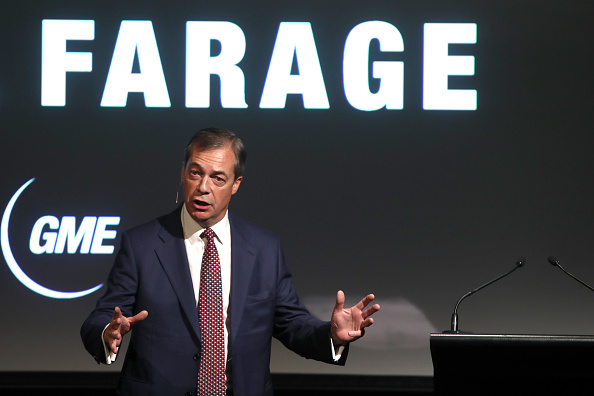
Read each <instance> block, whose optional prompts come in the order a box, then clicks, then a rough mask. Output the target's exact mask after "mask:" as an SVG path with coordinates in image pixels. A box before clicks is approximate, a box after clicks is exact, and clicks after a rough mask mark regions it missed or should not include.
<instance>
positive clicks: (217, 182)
mask: <svg viewBox="0 0 594 396" xmlns="http://www.w3.org/2000/svg"><path fill="white" fill-rule="evenodd" d="M212 181H213V182H214V184H215V185H216V186H219V187H222V186H224V185H225V182H226V180H225V179H223V178H222V177H221V176H214V177H213V178H212Z"/></svg>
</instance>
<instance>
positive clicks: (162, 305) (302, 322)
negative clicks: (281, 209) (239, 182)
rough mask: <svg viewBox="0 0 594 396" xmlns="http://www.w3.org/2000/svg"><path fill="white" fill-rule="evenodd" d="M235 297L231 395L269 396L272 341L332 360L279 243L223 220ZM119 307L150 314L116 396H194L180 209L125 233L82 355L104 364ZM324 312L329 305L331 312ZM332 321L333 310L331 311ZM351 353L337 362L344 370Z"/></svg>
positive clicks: (138, 329)
mask: <svg viewBox="0 0 594 396" xmlns="http://www.w3.org/2000/svg"><path fill="white" fill-rule="evenodd" d="M229 222H230V226H231V296H230V334H229V356H230V360H229V361H228V363H227V364H228V365H230V369H231V378H232V386H233V391H234V394H235V395H236V396H252V395H253V396H263V395H272V383H271V379H270V369H269V366H270V346H271V338H272V337H276V338H277V339H279V340H280V341H281V342H282V343H283V344H284V345H285V346H286V347H288V348H289V349H291V350H293V351H295V352H296V353H298V354H300V355H301V356H304V357H306V358H310V359H316V360H320V361H324V362H327V363H334V362H333V360H332V356H331V355H332V353H331V344H330V324H329V322H324V321H321V320H318V319H315V318H313V317H312V316H311V315H310V314H309V312H308V311H307V309H306V308H305V307H304V306H303V305H302V304H301V303H300V302H299V300H298V298H297V294H296V293H295V290H294V289H293V285H292V282H291V275H290V273H289V271H288V270H287V267H286V265H285V261H284V257H283V253H282V250H281V246H280V242H279V240H278V238H277V237H276V236H274V235H273V234H271V233H269V232H267V231H266V230H264V229H262V228H260V227H258V226H255V225H253V224H251V223H248V222H246V221H243V220H240V219H238V218H236V217H234V216H232V215H231V214H230V215H229ZM116 306H119V307H120V308H121V309H122V312H123V315H124V316H133V315H135V314H137V313H138V312H140V311H142V310H147V311H148V313H149V315H148V318H147V319H145V320H144V321H142V322H139V323H138V324H137V325H136V326H134V328H133V330H132V332H131V333H130V335H127V336H126V337H130V338H129V346H128V351H127V353H126V357H125V361H124V365H123V368H122V375H121V379H120V383H119V392H120V394H122V395H180V396H181V395H187V394H189V395H194V394H195V393H196V383H197V378H198V366H199V362H200V345H201V343H200V324H199V320H198V312H197V310H196V301H195V298H194V289H193V285H192V280H191V277H190V270H189V264H188V258H187V254H186V248H185V244H184V241H183V230H182V226H181V220H180V208H178V209H177V210H175V211H174V212H172V213H170V214H168V215H166V216H163V217H160V218H158V219H155V220H153V221H152V222H149V223H147V224H144V225H141V226H139V227H136V228H134V229H132V230H130V231H127V232H125V233H124V234H123V235H122V241H121V247H120V250H119V252H118V254H117V256H116V259H115V263H114V266H113V268H112V270H111V272H110V275H109V277H108V281H107V291H106V293H105V295H104V296H103V297H101V298H100V299H99V300H98V301H97V305H96V308H95V310H94V311H93V312H92V313H91V315H90V316H89V317H88V318H87V320H86V321H85V323H84V324H83V326H82V329H81V336H82V339H83V343H84V344H85V347H86V349H87V350H88V351H89V353H91V355H92V356H93V357H94V358H95V360H97V362H105V353H104V349H103V344H102V341H101V332H102V331H103V329H104V328H105V326H106V325H107V323H109V321H110V319H111V317H112V315H113V310H114V308H115V307H116ZM329 309H330V307H329ZM329 314H330V312H329ZM346 355H347V350H345V351H344V353H343V356H342V358H341V360H340V361H339V362H338V364H344V362H345V360H346Z"/></svg>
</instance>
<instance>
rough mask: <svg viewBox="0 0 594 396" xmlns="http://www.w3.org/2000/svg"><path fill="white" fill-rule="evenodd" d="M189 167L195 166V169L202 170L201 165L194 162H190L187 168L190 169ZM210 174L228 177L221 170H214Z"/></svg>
mask: <svg viewBox="0 0 594 396" xmlns="http://www.w3.org/2000/svg"><path fill="white" fill-rule="evenodd" d="M191 166H195V167H197V168H199V169H200V170H204V168H203V167H202V165H200V164H199V163H198V162H194V161H192V162H190V165H189V166H188V168H189V167H191ZM212 174H213V175H224V176H227V177H229V175H228V174H227V172H225V171H223V170H216V169H215V170H214V171H213V172H212Z"/></svg>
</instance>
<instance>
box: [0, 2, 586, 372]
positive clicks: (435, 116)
mask: <svg viewBox="0 0 594 396" xmlns="http://www.w3.org/2000/svg"><path fill="white" fill-rule="evenodd" d="M3 8H4V9H3V12H2V14H1V16H0V169H2V176H1V179H0V183H1V184H0V206H1V207H2V208H4V207H6V205H7V203H8V201H9V200H10V198H11V197H12V195H13V194H14V193H15V192H16V190H17V189H18V188H19V187H20V186H21V185H23V184H24V183H25V182H26V181H28V180H29V179H31V178H33V177H35V178H36V180H35V182H34V183H32V184H31V185H30V186H29V187H28V188H27V189H26V190H25V192H24V193H23V194H22V195H21V197H20V199H19V200H18V201H17V204H16V205H15V208H14V211H13V212H12V216H11V223H10V233H9V234H10V235H9V236H10V241H11V246H12V250H13V253H14V254H15V257H16V259H17V261H18V262H19V263H20V264H21V267H22V268H23V270H25V272H26V273H27V274H28V275H29V276H30V277H31V278H33V279H34V280H36V281H37V282H39V283H41V284H43V285H45V286H47V287H51V288H58V289H60V290H65V291H71V290H80V289H86V288H89V287H92V286H94V285H95V284H98V283H101V282H103V281H104V279H105V278H106V276H107V273H108V271H109V269H110V266H111V264H112V261H113V255H100V256H93V255H81V254H74V255H67V254H62V255H41V256H35V255H32V254H31V253H30V252H29V250H28V242H29V236H30V233H31V228H32V226H33V224H34V222H35V221H36V220H37V219H38V218H39V217H41V216H43V215H53V216H56V217H58V218H61V216H65V215H70V216H77V220H78V221H80V219H81V218H82V217H83V216H87V215H93V216H120V217H121V223H120V225H119V226H117V227H111V228H114V229H116V230H117V231H118V239H117V240H116V241H115V244H116V248H117V244H118V241H119V236H120V235H121V232H123V231H124V230H125V229H127V228H130V227H132V226H134V225H136V224H139V223H142V222H144V221H147V220H149V219H151V218H153V217H155V216H157V215H161V214H164V213H167V212H169V211H171V210H173V209H174V208H175V206H176V205H175V202H174V201H175V194H176V188H177V187H178V184H179V174H180V169H181V161H182V151H183V147H184V145H185V143H186V141H187V139H188V138H189V136H190V135H191V134H192V133H193V132H194V131H196V130H197V129H200V128H203V127H208V126H220V127H224V128H228V129H231V130H233V131H235V132H236V133H237V134H238V135H240V136H241V138H242V139H243V140H244V142H245V144H246V146H247V149H248V154H249V156H248V157H249V158H248V166H247V171H246V174H245V176H244V181H243V183H242V185H241V188H240V190H239V193H238V194H237V195H236V196H235V197H234V198H233V200H232V204H231V211H232V212H233V213H234V214H236V215H238V216H240V217H243V218H245V219H248V220H251V221H253V222H256V223H259V224H261V225H262V226H264V227H266V228H268V229H270V230H272V231H273V232H275V233H277V234H279V235H280V236H281V238H282V240H283V245H284V248H285V255H286V258H287V261H288V263H289V266H290V268H291V270H292V272H293V274H294V281H295V285H296V287H297V289H298V291H299V293H300V295H301V296H302V299H303V300H304V302H305V303H306V304H307V305H308V306H309V307H310V308H311V310H312V312H314V313H315V314H316V315H319V316H322V317H324V318H328V317H329V315H330V312H331V309H332V306H333V298H334V294H335V292H336V290H338V289H343V290H344V291H345V292H346V294H347V300H348V303H355V302H356V301H357V300H358V299H359V298H360V297H362V296H363V295H364V294H366V293H369V292H373V293H375V294H376V296H377V301H378V302H379V303H380V304H382V311H381V312H380V313H378V314H377V315H376V316H377V317H376V324H375V325H374V327H373V328H372V329H370V331H368V334H367V335H366V337H365V338H366V339H364V340H362V341H361V342H359V343H357V344H354V345H353V347H352V351H351V355H350V359H349V362H348V364H347V366H346V367H344V368H340V367H332V366H326V365H323V364H320V363H316V362H310V361H305V360H303V359H301V358H300V357H298V356H296V355H293V354H292V353H290V352H287V351H285V350H284V349H283V348H282V346H279V345H278V344H275V345H274V356H273V362H272V366H271V368H272V370H273V372H276V373H329V374H365V375H395V376H408V375H412V376H417V375H418V376H430V375H432V364H431V357H430V354H429V333H430V332H432V331H442V330H446V329H449V321H450V314H451V312H452V310H453V308H454V305H455V303H456V301H457V300H458V298H459V297H460V296H461V295H462V294H464V293H465V292H467V291H469V290H471V289H473V288H475V287H476V286H478V285H480V284H482V283H485V282H486V281H488V280H490V279H492V278H494V277H495V276H497V275H499V274H501V273H503V272H506V271H508V270H510V269H512V268H513V266H514V263H515V262H516V260H517V259H518V258H520V257H526V259H527V264H526V266H525V267H524V268H522V269H521V270H519V271H518V272H516V273H515V274H514V275H513V276H511V277H509V278H507V279H505V280H502V281H501V282H500V283H498V284H495V285H493V286H492V287H490V288H489V289H486V290H484V291H483V292H481V293H480V294H477V295H476V296H473V297H471V299H469V300H467V301H465V303H463V304H462V306H461V308H460V311H459V312H460V322H461V324H460V327H461V329H463V330H467V331H474V332H486V333H510V334H511V333H538V334H592V333H594V321H592V319H591V318H590V317H589V313H590V312H591V310H592V308H593V307H594V295H592V293H591V292H590V291H588V290H587V289H586V288H584V287H582V286H580V285H579V284H577V283H575V282H574V281H573V280H571V279H569V278H568V277H566V276H565V275H564V274H562V273H561V272H560V271H559V270H558V269H556V268H554V267H552V266H551V265H549V264H548V263H547V260H546V259H547V257H548V256H549V255H555V256H557V257H558V258H559V259H560V260H561V263H562V264H563V265H564V266H565V267H566V268H567V269H568V270H570V271H571V272H573V273H574V274H576V275H578V276H580V277H581V278H583V279H584V280H586V281H587V282H592V281H593V280H594V268H592V265H591V263H592V257H593V256H594V252H593V247H592V240H593V238H594V227H593V226H592V221H591V220H592V215H593V213H592V211H593V208H594V205H593V204H592V202H593V199H594V186H593V183H592V176H593V172H592V171H593V169H594V156H593V155H592V152H593V150H592V144H593V143H594V137H593V136H592V133H593V132H594V128H593V126H594V123H593V119H592V111H591V107H592V105H593V104H594V100H593V99H592V91H593V88H594V84H593V81H594V78H593V77H592V70H593V68H594V64H593V63H594V62H593V61H594V56H593V55H594V52H593V51H592V37H594V26H593V25H592V23H591V18H592V15H593V14H592V12H593V11H594V5H593V4H591V3H588V2H578V1H571V2H542V1H538V2H537V1H531V0H527V1H521V2H512V1H501V2H474V1H450V2H440V1H423V2H418V1H397V2H396V1H375V0H372V1H367V2H364V3H361V2H353V1H340V2H339V1H322V2H320V1H316V2H313V1H301V2H299V3H298V4H296V3H279V2H268V1H258V2H231V1H223V2H217V3H216V5H210V4H206V3H202V2H176V3H174V4H165V3H164V2H157V1H143V2H96V3H86V4H81V3H80V2H68V1H55V2H50V3H48V2H40V1H39V2H27V3H12V4H10V5H6V6H4V7H3ZM54 18H59V19H93V20H95V39H94V40H92V41H78V42H74V41H73V42H71V43H69V44H68V51H71V52H92V53H93V71H92V72H90V73H68V76H67V98H66V101H67V102H66V106H64V107H42V106H41V104H40V103H41V77H40V76H41V21H42V20H43V19H54ZM122 20H151V21H152V23H153V27H154V31H155V35H156V39H157V44H158V46H159V52H160V55H161V61H162V63H163V69H164V73H165V79H166V81H167V87H168V91H169V96H170V99H171V107H170V108H146V107H145V105H144V100H143V96H142V94H139V93H131V94H129V96H128V102H127V106H126V107H123V108H102V107H100V105H99V104H100V101H101V96H102V94H103V89H104V86H105V79H106V77H107V72H108V70H109V65H110V62H111V57H112V54H113V48H114V44H115V40H116V38H117V34H118V30H119V25H120V23H121V21H122ZM191 20H196V21H208V20H212V21H217V20H221V21H231V22H233V23H235V24H237V25H238V26H240V27H241V29H242V30H243V32H244V34H245V36H246V42H247V49H246V54H245V56H244V59H243V60H242V62H241V63H240V66H241V68H242V70H243V72H244V75H245V79H246V89H245V92H246V102H247V103H248V108H247V109H225V108H222V107H221V104H220V97H219V86H218V80H217V78H215V77H213V78H212V79H211V106H210V108H208V109H187V108H185V105H184V95H185V91H184V84H185V23H186V21H191ZM371 20H381V21H385V22H388V23H391V24H392V25H394V26H396V27H397V28H398V30H399V31H400V33H401V35H402V38H403V41H404V52H401V53H383V54H380V53H379V47H378V46H377V44H372V46H371V57H372V58H373V59H372V60H396V61H403V62H404V109H403V110H385V109H381V110H378V111H371V112H363V111H359V110H356V109H354V108H352V107H351V106H350V105H349V103H348V101H347V100H346V98H345V95H344V91H343V86H342V53H343V50H344V41H345V39H346V36H347V35H348V33H349V31H350V30H351V29H352V28H353V27H354V26H356V25H357V24H359V23H361V22H364V21H371ZM283 21H293V22H310V23H311V25H312V29H313V33H314V37H315V40H316V46H317V50H318V55H319V59H320V64H321V67H322V72H323V75H324V81H325V84H326V89H327V92H328V99H329V102H330V109H327V110H307V109H304V108H303V103H302V100H301V96H300V95H289V98H288V99H287V105H286V108H284V109H260V108H259V107H258V104H259V101H260V96H261V94H262V88H263V85H264V81H265V78H266V72H267V70H268V65H269V62H270V55H271V53H272V48H273V46H274V42H275V39H276V34H277V31H278V26H279V23H280V22H283ZM428 22H443V23H476V24H477V43H476V44H472V45H452V46H450V53H451V54H460V55H471V56H474V57H475V74H474V75H473V76H465V77H451V78H450V89H454V88H464V89H475V90H476V91H477V93H478V109H477V110H476V111H427V110H423V108H422V88H423V87H422V77H423V74H422V70H423V24H424V23H428ZM373 84H376V85H377V81H375V82H374V81H372V86H374V85H373ZM2 210H3V211H4V209H2ZM77 225H78V223H77ZM107 244H109V242H107ZM0 263H1V261H0ZM0 284H1V286H0V297H1V298H0V310H1V311H2V312H4V315H3V316H4V317H3V320H2V325H1V328H2V330H1V335H2V337H0V348H1V349H2V351H3V354H4V355H5V356H6V357H7V358H6V359H2V362H1V363H0V370H1V371H5V372H6V371H21V372H22V371H89V372H92V371H103V372H105V371H113V370H119V369H120V367H121V362H122V360H121V359H120V360H118V362H117V363H116V364H115V365H113V366H111V367H99V366H97V365H96V364H95V363H94V361H93V360H92V358H91V357H90V356H88V355H87V354H86V352H85V351H84V348H83V346H82V343H81V342H80V341H79V335H78V331H79V328H80V325H81V324H82V322H83V320H84V318H85V317H86V315H87V314H88V313H89V312H90V311H91V310H92V308H93V306H94V303H95V301H96V299H97V298H98V297H99V296H100V295H101V294H102V293H103V290H100V291H98V292H95V293H94V294H91V295H89V296H86V297H83V298H79V299H74V300H54V299H49V298H46V297H43V296H40V295H38V294H35V293H33V292H32V291H30V290H29V289H27V288H25V287H24V286H23V285H22V284H21V283H20V282H19V281H18V280H17V279H16V278H15V277H14V276H13V274H12V273H11V272H10V270H9V268H8V266H6V265H2V266H0Z"/></svg>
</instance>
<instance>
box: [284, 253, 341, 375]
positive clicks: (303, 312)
mask: <svg viewBox="0 0 594 396" xmlns="http://www.w3.org/2000/svg"><path fill="white" fill-rule="evenodd" d="M277 262H278V282H277V302H276V311H275V321H274V337H275V338H277V339H278V340H279V341H281V342H282V343H283V344H284V345H285V346H286V347H287V348H289V349H290V350H292V351H294V352H295V353H297V354H299V355H301V356H303V357H305V358H308V359H315V360H319V361H322V362H325V363H331V364H339V365H344V364H345V363H346V358H347V355H348V346H347V347H346V348H345V349H344V351H343V352H342V355H341V358H340V359H339V360H338V361H334V359H333V357H332V343H331V334H330V322H329V321H328V322H326V321H322V320H319V319H317V318H315V317H313V316H312V315H311V314H310V313H309V311H308V310H307V308H306V307H305V306H304V305H303V304H302V303H301V302H300V301H299V298H298V296H297V293H296V291H295V289H294V287H293V282H292V277H291V274H290V272H289V270H288V268H287V266H286V264H285V259H284V254H283V252H282V249H281V248H280V243H279V246H278V261H277ZM329 308H332V307H329Z"/></svg>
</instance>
